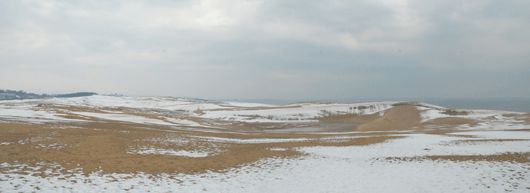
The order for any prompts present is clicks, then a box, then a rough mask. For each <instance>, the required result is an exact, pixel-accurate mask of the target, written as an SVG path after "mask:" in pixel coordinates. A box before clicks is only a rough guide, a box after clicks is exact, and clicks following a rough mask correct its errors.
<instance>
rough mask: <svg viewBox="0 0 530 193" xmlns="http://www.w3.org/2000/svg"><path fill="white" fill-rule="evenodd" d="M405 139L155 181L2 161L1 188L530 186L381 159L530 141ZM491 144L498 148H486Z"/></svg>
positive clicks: (515, 171) (521, 171)
mask: <svg viewBox="0 0 530 193" xmlns="http://www.w3.org/2000/svg"><path fill="white" fill-rule="evenodd" d="M500 132H506V133H508V132H509V131H500ZM490 134H491V135H493V133H490ZM406 136H408V137H407V138H403V139H396V140H392V141H389V142H386V143H381V144H375V145H369V146H351V147H305V148H300V149H299V151H302V152H304V153H308V155H307V156H303V157H299V158H267V159H263V160H260V161H258V162H256V163H252V164H248V165H243V166H241V167H237V168H232V169H229V170H227V171H226V172H221V173H217V172H207V173H204V174H161V175H157V176H153V175H148V174H143V173H139V174H115V173H114V174H105V175H103V174H100V173H92V174H90V175H88V176H84V175H81V170H74V172H75V171H78V173H75V174H74V175H72V176H65V175H63V174H61V173H60V172H59V171H60V169H61V168H58V169H56V170H55V171H52V170H50V171H47V172H48V173H50V174H56V175H57V176H53V175H52V176H48V177H47V178H42V177H40V176H38V175H31V174H33V173H35V174H38V169H39V168H38V167H37V168H34V172H30V174H29V175H24V174H20V173H17V171H19V170H20V169H22V168H23V167H25V166H24V165H9V164H5V163H4V164H2V167H5V168H11V169H10V171H7V172H3V173H1V174H0V191H3V192H19V191H22V192H31V191H37V189H36V187H37V186H38V187H39V189H40V190H38V191H43V192H67V191H68V192H69V191H72V192H108V191H112V192H125V191H127V190H128V191H130V192H206V191H208V192H500V191H513V192H527V191H528V189H529V188H530V180H529V179H530V165H529V164H527V163H513V162H486V161H460V162H454V161H447V160H434V161H433V160H415V161H399V160H387V159H385V158H386V157H392V156H397V157H399V156H405V157H409V156H422V155H461V154H464V155H477V154H483V155H488V154H496V153H502V152H507V151H513V152H527V151H528V149H530V148H529V147H530V144H529V143H526V142H524V141H523V142H517V143H506V142H491V146H483V144H482V145H477V144H471V145H452V146H450V147H449V148H447V147H446V146H447V143H448V142H451V141H454V140H462V139H473V138H458V137H448V136H439V135H426V134H408V135H406ZM512 138H513V137H512ZM521 138H523V139H524V138H526V136H523V137H521ZM495 146H498V147H497V148H496V149H491V148H494V147H495ZM442 147H443V148H444V149H442ZM426 148H429V150H426ZM273 150H274V151H284V150H286V149H283V148H273ZM156 151H157V150H153V151H152V152H155V153H156ZM148 153H150V152H148ZM381 158H382V159H381ZM73 180H75V181H77V182H76V183H74V182H73Z"/></svg>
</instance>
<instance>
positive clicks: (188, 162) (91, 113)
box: [0, 95, 530, 192]
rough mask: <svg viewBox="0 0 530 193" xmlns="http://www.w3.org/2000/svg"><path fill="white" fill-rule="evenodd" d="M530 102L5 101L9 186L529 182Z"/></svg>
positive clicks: (482, 188) (404, 187)
mask: <svg viewBox="0 0 530 193" xmlns="http://www.w3.org/2000/svg"><path fill="white" fill-rule="evenodd" d="M529 131H530V114H528V113H520V112H509V111H497V110H475V109H449V108H444V107H440V106H435V105H431V104H427V103H419V102H407V101H386V102H367V103H321V102H306V103H293V104H288V105H268V104H259V103H244V102H211V101H204V100H194V99H185V98H173V97H124V96H101V95H93V96H85V97H75V98H45V99H37V100H9V101H7V100H6V101H0V191H6V192H11V191H15V192H18V191H22V192H31V191H74V190H75V191H89V192H92V191H94V192H100V191H117V192H125V191H139V192H146V191H154V192H168V191H177V192H198V191H214V192H326V191H329V192H447V191H457V192H460V191H468V190H469V189H472V190H474V191H477V192H498V191H506V190H508V191H520V192H524V191H527V190H528V189H530V183H529V182H530V151H529V147H530V132H529Z"/></svg>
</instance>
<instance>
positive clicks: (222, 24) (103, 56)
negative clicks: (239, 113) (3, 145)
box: [0, 1, 530, 99]
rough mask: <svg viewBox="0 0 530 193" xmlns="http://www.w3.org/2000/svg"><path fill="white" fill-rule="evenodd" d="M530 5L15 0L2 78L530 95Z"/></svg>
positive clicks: (231, 89)
mask: <svg viewBox="0 0 530 193" xmlns="http://www.w3.org/2000/svg"><path fill="white" fill-rule="evenodd" d="M528 7H530V6H528V3H527V2H526V1H509V2H497V1H465V2H462V1H428V2H426V1H320V2H310V1H223V2H215V1H136V2H129V1H89V2H79V1H2V2H0V22H1V24H2V25H0V35H1V37H0V64H1V65H0V88H3V89H24V90H28V91H35V92H46V93H51V92H69V91H81V90H90V91H96V92H101V93H110V92H112V93H116V92H118V93H124V94H135V95H174V96H188V97H201V98H278V99H287V98H288V99H297V98H299V99H309V98H334V97H339V98H349V97H379V98H386V97H388V96H393V97H415V96H422V97H435V96H442V97H451V96H474V97H497V96H524V95H525V94H526V95H528V94H529V93H530V87H528V86H526V85H525V84H521V81H527V80H528V78H524V76H522V75H521V72H528V71H529V69H530V64H529V62H530V55H528V53H530V46H529V44H530V35H528V34H530V20H529V18H530V17H529V15H528V14H529V13H530V12H529V11H530V10H529V9H530V8H528ZM17 77H22V78H24V79H26V80H28V81H16V79H17ZM35 79H41V80H39V81H38V83H36V81H35ZM455 85H458V86H455ZM514 85H517V87H515V86H514Z"/></svg>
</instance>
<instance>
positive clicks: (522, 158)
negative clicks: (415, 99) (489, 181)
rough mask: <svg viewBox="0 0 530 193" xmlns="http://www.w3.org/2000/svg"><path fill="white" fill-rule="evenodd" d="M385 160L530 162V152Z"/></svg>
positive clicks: (389, 158)
mask: <svg viewBox="0 0 530 193" xmlns="http://www.w3.org/2000/svg"><path fill="white" fill-rule="evenodd" d="M386 159H387V160H397V161H422V160H434V161H444V160H447V161H454V162H461V161H474V162H476V161H487V162H515V163H530V153H529V152H527V153H503V154H495V155H437V156H422V157H388V158H386Z"/></svg>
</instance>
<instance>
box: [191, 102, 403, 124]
mask: <svg viewBox="0 0 530 193" xmlns="http://www.w3.org/2000/svg"><path fill="white" fill-rule="evenodd" d="M394 103H397V102H370V103H352V104H341V103H331V104H313V103H300V104H291V105H285V106H282V107H283V108H272V109H269V108H266V109H257V110H247V109H226V110H218V111H206V112H205V114H204V115H201V116H200V117H202V118H210V119H221V120H234V121H243V122H308V121H316V120H314V118H316V117H322V116H323V113H324V111H326V112H328V113H331V114H333V115H336V114H366V115H369V114H374V113H380V112H383V111H385V110H387V109H390V108H392V104H394ZM360 106H365V107H368V106H373V107H374V108H373V109H370V108H368V109H364V110H359V109H358V107H360ZM248 116H257V118H255V119H248V118H249V117H248Z"/></svg>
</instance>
